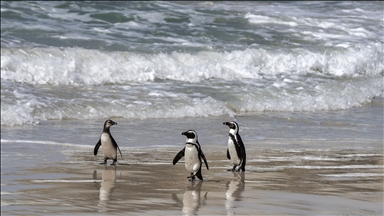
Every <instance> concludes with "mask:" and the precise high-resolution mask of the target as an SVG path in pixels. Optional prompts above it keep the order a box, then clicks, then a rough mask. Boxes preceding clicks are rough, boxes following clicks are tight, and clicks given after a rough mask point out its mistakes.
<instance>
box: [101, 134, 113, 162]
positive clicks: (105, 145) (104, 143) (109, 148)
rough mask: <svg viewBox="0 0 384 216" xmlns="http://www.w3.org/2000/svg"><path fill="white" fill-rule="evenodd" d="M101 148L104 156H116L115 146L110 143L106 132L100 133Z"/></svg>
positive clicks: (109, 137)
mask: <svg viewBox="0 0 384 216" xmlns="http://www.w3.org/2000/svg"><path fill="white" fill-rule="evenodd" d="M100 140H101V149H102V150H103V154H104V158H111V159H115V158H116V156H117V153H116V148H115V147H114V146H113V144H112V139H111V136H110V135H109V134H107V133H103V134H101V138H100Z"/></svg>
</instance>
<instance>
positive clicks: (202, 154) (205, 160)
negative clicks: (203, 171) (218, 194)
mask: <svg viewBox="0 0 384 216" xmlns="http://www.w3.org/2000/svg"><path fill="white" fill-rule="evenodd" d="M200 154H201V157H202V158H203V160H204V163H205V166H206V167H207V170H209V168H208V162H207V159H205V155H204V153H203V151H201V150H200ZM201 180H203V179H201Z"/></svg>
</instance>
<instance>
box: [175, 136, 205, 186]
mask: <svg viewBox="0 0 384 216" xmlns="http://www.w3.org/2000/svg"><path fill="white" fill-rule="evenodd" d="M181 135H185V136H186V137H187V141H186V143H185V147H184V148H183V149H182V150H181V151H180V152H179V153H178V154H177V155H176V156H175V158H174V159H173V165H175V164H176V163H177V162H178V161H179V160H180V159H181V158H183V157H184V156H185V168H186V169H187V170H188V171H189V172H190V173H191V175H190V176H188V177H187V178H188V179H189V181H192V182H194V181H195V176H197V178H199V179H200V180H203V176H202V175H201V165H202V161H201V159H203V160H204V163H205V166H206V167H207V170H209V168H208V163H207V160H206V159H205V155H204V153H203V151H202V150H201V147H200V144H199V141H198V139H197V133H196V131H194V130H188V131H186V132H183V133H181Z"/></svg>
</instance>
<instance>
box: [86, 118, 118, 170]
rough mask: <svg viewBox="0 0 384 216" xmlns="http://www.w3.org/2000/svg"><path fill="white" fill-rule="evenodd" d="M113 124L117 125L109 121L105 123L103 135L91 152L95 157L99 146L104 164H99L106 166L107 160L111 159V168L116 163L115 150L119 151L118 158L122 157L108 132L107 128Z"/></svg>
mask: <svg viewBox="0 0 384 216" xmlns="http://www.w3.org/2000/svg"><path fill="white" fill-rule="evenodd" d="M115 124H117V123H116V122H114V121H112V120H110V119H108V120H106V121H105V123H104V129H103V133H101V136H100V139H99V142H97V144H96V146H95V149H94V150H93V153H94V154H95V156H96V155H97V151H98V150H99V148H100V146H101V149H102V150H103V154H104V162H103V163H100V164H106V163H107V160H108V159H112V160H113V163H112V164H111V166H115V165H116V162H117V149H119V152H120V156H121V157H123V155H122V154H121V151H120V148H119V146H118V145H117V143H116V141H115V139H113V137H112V135H111V132H109V128H110V127H111V126H112V125H115Z"/></svg>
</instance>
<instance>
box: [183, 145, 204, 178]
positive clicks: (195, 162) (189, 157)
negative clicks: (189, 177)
mask: <svg viewBox="0 0 384 216" xmlns="http://www.w3.org/2000/svg"><path fill="white" fill-rule="evenodd" d="M200 165H201V161H200V159H199V152H198V151H197V148H196V147H195V146H193V145H186V146H185V168H186V169H187V170H188V171H189V172H191V173H194V172H197V171H198V170H199V169H200Z"/></svg>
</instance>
